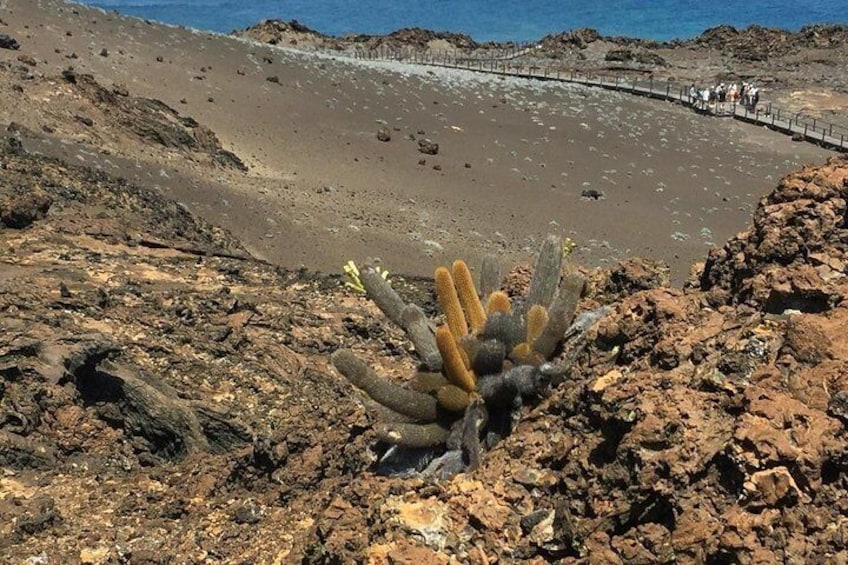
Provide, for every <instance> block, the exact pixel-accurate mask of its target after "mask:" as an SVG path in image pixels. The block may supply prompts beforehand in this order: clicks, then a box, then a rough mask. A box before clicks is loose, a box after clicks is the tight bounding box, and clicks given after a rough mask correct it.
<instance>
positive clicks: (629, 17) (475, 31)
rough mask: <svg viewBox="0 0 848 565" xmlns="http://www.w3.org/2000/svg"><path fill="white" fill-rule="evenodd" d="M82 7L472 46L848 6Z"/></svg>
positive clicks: (755, 20)
mask: <svg viewBox="0 0 848 565" xmlns="http://www.w3.org/2000/svg"><path fill="white" fill-rule="evenodd" d="M83 3H84V4H89V5H92V6H98V7H100V8H105V9H109V10H117V11H118V12H121V13H124V14H129V15H134V16H140V17H143V18H147V19H151V20H157V21H162V22H167V23H171V24H182V25H185V26H189V27H195V28H198V29H204V30H211V31H218V32H225V33H226V32H230V31H232V30H234V29H238V28H244V27H247V26H249V25H251V24H254V23H257V22H259V21H260V20H263V19H268V18H280V19H285V20H292V19H295V20H298V21H299V22H301V23H303V24H305V25H307V26H309V27H311V28H313V29H316V30H318V31H321V32H324V33H329V34H334V35H338V34H345V33H371V34H382V33H388V32H391V31H394V30H396V29H399V28H402V27H412V26H418V27H424V28H429V29H434V30H439V31H442V30H447V31H456V32H464V33H468V34H470V35H471V36H472V37H473V38H474V39H476V40H478V41H486V40H495V41H510V40H511V41H531V40H535V39H539V38H541V37H542V36H544V35H546V34H548V33H556V32H560V31H565V30H569V29H573V28H577V27H593V28H596V29H598V30H599V31H600V32H601V33H602V34H604V35H627V36H633V37H643V38H650V39H658V40H667V39H673V38H687V37H693V36H695V35H698V34H700V33H701V32H702V31H704V30H705V29H706V28H708V27H712V26H715V25H719V24H730V25H734V26H737V27H744V26H747V25H749V24H760V25H763V26H767V27H781V28H785V29H790V30H793V31H795V30H797V29H798V28H800V27H801V26H803V25H805V24H808V23H844V22H846V21H848V0H717V1H716V0H618V1H612V0H524V1H522V2H517V1H514V0H512V1H509V0H354V1H351V0H88V1H86V0H83Z"/></svg>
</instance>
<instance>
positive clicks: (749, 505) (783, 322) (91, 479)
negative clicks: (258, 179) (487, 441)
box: [0, 142, 848, 564]
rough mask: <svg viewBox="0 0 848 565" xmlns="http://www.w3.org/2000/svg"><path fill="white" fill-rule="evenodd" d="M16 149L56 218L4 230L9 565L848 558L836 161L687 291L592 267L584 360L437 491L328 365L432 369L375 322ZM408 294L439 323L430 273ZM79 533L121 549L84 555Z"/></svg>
mask: <svg viewBox="0 0 848 565" xmlns="http://www.w3.org/2000/svg"><path fill="white" fill-rule="evenodd" d="M6 145H7V147H6V148H5V149H4V150H3V151H2V153H0V161H2V163H3V168H2V169H0V172H2V183H0V201H2V202H6V201H7V200H12V199H16V198H19V197H20V195H23V194H43V195H44V197H45V198H47V199H49V201H50V202H51V204H50V205H49V208H48V209H47V210H46V213H45V214H43V215H42V214H36V215H34V216H33V217H32V218H31V221H30V222H29V223H28V225H27V226H26V228H25V229H16V228H14V227H8V226H6V225H5V223H4V224H3V225H2V226H0V243H2V245H0V265H3V269H0V314H2V315H0V398H2V403H0V463H2V464H3V466H4V467H6V468H7V469H10V470H11V472H9V473H7V474H6V476H5V477H3V478H2V486H3V488H4V489H5V491H4V492H7V493H9V494H8V495H7V496H6V498H4V500H2V501H0V519H2V523H4V524H13V525H14V526H13V527H11V528H7V529H5V530H3V531H0V547H2V548H3V551H4V554H5V555H8V556H9V557H10V558H12V559H14V560H16V561H24V560H25V559H26V556H28V555H32V554H33V552H35V554H38V553H39V552H41V551H46V552H48V554H49V552H52V551H59V552H60V553H61V554H62V555H83V556H85V559H89V557H90V555H91V554H92V553H93V552H95V550H96V551H97V552H101V553H102V555H112V556H115V559H118V556H119V555H125V554H126V553H125V552H124V553H121V552H123V551H124V550H123V549H119V548H118V549H116V548H117V547H118V545H117V544H119V543H120V541H119V540H121V539H134V538H133V536H135V535H137V533H138V532H139V531H144V532H150V531H156V528H167V531H168V535H167V536H164V535H163V536H152V537H151V536H148V537H146V538H145V543H146V544H147V545H145V548H146V549H144V548H138V547H137V548H135V549H133V559H136V558H137V557H139V556H146V555H156V554H157V553H158V554H167V555H177V556H182V555H188V554H189V552H191V551H193V550H194V549H193V548H195V545H193V544H194V543H195V542H196V540H198V539H202V540H205V541H204V543H205V544H206V545H205V546H204V547H205V548H206V549H204V551H210V552H212V551H214V552H215V554H216V555H218V556H221V558H222V559H228V558H230V557H231V556H240V557H250V558H252V559H255V560H261V559H262V557H261V556H267V555H284V556H285V559H284V560H292V561H294V560H296V561H298V562H337V563H346V562H355V561H356V560H357V559H363V558H364V559H370V560H372V561H374V562H414V563H430V562H432V563H450V562H452V561H459V562H474V563H487V562H489V563H491V562H494V561H500V562H515V561H534V562H539V563H543V562H559V563H566V564H568V563H582V562H586V561H587V560H588V561H591V562H602V563H636V562H639V563H658V562H674V561H679V562H702V563H709V562H733V563H780V562H789V561H792V560H797V562H804V563H826V562H835V563H839V562H841V561H844V560H846V559H848V542H846V540H848V531H846V524H845V520H844V516H846V515H848V482H847V481H848V448H846V446H848V377H846V375H848V337H846V336H848V307H846V304H848V303H846V301H845V300H844V296H845V292H846V291H848V289H846V288H845V285H844V280H845V269H846V267H845V264H844V261H845V260H846V258H845V251H846V246H848V234H846V233H845V230H846V218H848V204H846V202H848V182H846V178H848V159H846V158H844V157H840V158H834V159H832V160H831V161H830V162H829V163H828V164H827V165H825V166H822V167H809V168H806V169H804V170H802V171H800V172H798V173H795V174H792V175H789V176H788V177H786V178H785V179H783V180H782V181H781V183H780V185H779V186H778V187H777V189H776V190H775V191H774V192H773V193H772V194H770V195H768V196H767V197H765V198H764V199H763V201H762V202H761V204H760V206H759V208H758V210H757V212H756V214H755V216H754V219H753V225H752V227H751V228H750V229H749V230H747V231H746V232H744V233H742V234H740V235H739V236H737V237H735V238H733V239H732V240H730V241H729V242H728V243H727V244H726V245H725V246H724V247H723V248H722V249H719V250H715V251H713V252H712V253H711V254H710V257H709V258H708V260H707V263H706V265H705V266H704V268H703V270H702V271H701V273H700V276H699V278H698V279H697V281H698V284H696V285H694V286H691V287H690V288H687V289H685V290H684V289H677V288H671V287H669V286H668V272H667V269H666V268H665V267H664V266H663V265H662V264H660V263H656V262H652V261H645V260H639V259H631V260H628V261H626V262H623V263H621V264H618V265H614V266H612V267H610V268H609V269H607V270H604V271H601V272H596V273H591V274H590V276H589V279H590V288H589V290H588V291H587V293H586V295H585V296H584V297H583V299H582V300H581V301H580V303H579V305H578V313H577V317H576V319H575V320H576V323H581V322H580V321H581V320H586V319H588V318H586V316H585V314H586V313H587V312H602V313H603V314H602V315H601V317H600V319H597V318H596V319H594V320H593V319H588V321H587V322H586V326H585V329H586V330H587V331H586V332H585V333H583V334H580V335H581V336H582V339H584V340H585V341H583V343H582V344H581V347H580V348H578V349H576V350H575V349H569V350H567V351H555V352H554V355H553V362H554V363H555V364H557V363H559V364H560V365H558V366H565V364H564V361H565V360H566V359H565V358H567V361H568V363H569V365H568V366H569V367H570V370H568V371H566V372H565V374H562V375H559V378H560V379H561V382H559V381H558V385H557V386H555V387H553V388H552V390H551V391H550V392H549V393H548V394H546V395H542V397H541V398H534V399H532V400H530V399H528V402H527V403H526V404H524V406H523V408H521V409H520V410H518V414H517V415H518V417H517V418H516V419H515V421H513V422H511V427H510V429H511V433H510V434H509V435H508V436H507V437H504V438H503V439H502V440H500V441H499V442H497V443H495V444H494V445H493V448H492V449H490V450H488V451H487V452H486V453H485V454H484V455H483V456H482V457H481V459H480V461H479V465H478V466H477V468H476V470H474V471H473V472H468V473H464V474H461V475H457V476H454V477H452V478H450V479H447V480H442V481H437V482H436V481H431V480H424V479H422V478H421V477H416V476H413V477H409V478H397V477H394V478H388V477H382V476H379V475H376V474H375V473H374V471H375V469H376V468H377V465H376V463H377V461H376V457H377V455H376V454H377V453H379V451H380V449H382V447H379V448H378V444H377V443H376V441H377V440H376V437H375V433H374V431H373V430H372V428H373V424H374V422H373V421H372V416H371V415H370V414H369V413H368V412H367V411H366V410H365V408H364V407H363V406H362V405H361V404H360V403H359V400H358V399H359V397H358V396H357V393H356V392H355V391H354V390H353V389H352V388H351V387H350V386H348V385H347V384H346V383H345V381H344V380H343V379H342V377H341V376H340V375H338V374H336V373H334V372H333V370H332V369H331V368H330V367H329V364H328V358H329V354H330V353H331V352H333V351H336V350H339V349H351V350H355V351H356V352H357V355H358V356H361V357H362V358H363V359H367V362H368V364H369V366H371V367H372V368H373V370H374V372H375V373H378V374H379V375H380V376H381V377H382V378H387V379H388V378H393V376H394V375H397V374H399V373H400V372H401V371H414V370H415V368H416V367H415V365H414V364H413V363H412V362H410V361H409V359H412V358H413V357H414V355H413V351H412V349H413V348H412V346H411V344H410V342H409V341H407V340H406V338H405V337H404V335H403V334H402V333H401V332H400V331H398V330H396V329H394V327H393V326H392V324H389V323H388V322H387V319H386V318H385V316H383V315H382V314H381V313H380V311H379V310H378V309H377V308H376V307H373V306H371V305H369V304H370V303H368V302H367V301H366V300H365V299H363V298H361V297H359V296H358V295H354V294H352V293H351V292H349V291H347V290H345V287H344V285H342V284H341V283H340V281H339V280H338V279H337V278H336V277H334V276H332V275H314V274H313V275H310V274H309V273H305V272H295V273H293V272H286V271H284V270H282V269H275V268H274V267H272V266H270V265H267V264H265V263H263V262H261V261H256V260H254V259H252V258H251V257H250V256H249V255H248V254H247V253H246V252H245V251H244V250H243V248H241V246H240V245H239V244H238V242H237V241H236V240H235V239H234V238H232V236H230V235H229V234H227V233H225V232H222V231H221V230H216V229H214V228H212V227H211V226H209V225H208V224H206V223H204V222H202V221H200V220H198V219H197V218H195V217H194V216H192V215H191V214H190V213H189V212H188V211H187V210H185V208H183V207H181V206H179V205H177V204H176V203H174V202H171V201H168V200H167V199H165V198H163V197H162V196H161V195H159V194H158V193H155V192H153V191H147V190H143V189H140V188H138V187H135V186H133V185H130V184H128V183H126V182H125V181H121V180H117V179H113V178H110V177H108V176H107V175H105V174H103V173H99V172H95V171H92V170H88V169H84V168H79V167H75V166H71V165H67V164H64V163H61V162H59V161H55V160H51V159H47V158H44V157H37V156H33V155H28V154H26V153H25V152H24V151H23V150H22V149H21V147H20V146H19V145H18V144H16V143H14V142H13V143H7V144H6ZM4 206H5V204H4ZM5 209H6V208H4V210H5ZM564 268H565V269H566V271H571V270H573V269H576V267H574V266H571V265H566V266H565V267H564ZM530 279H531V273H530V269H529V268H522V269H516V270H513V272H512V273H511V274H510V275H509V276H508V278H507V280H506V281H505V282H504V285H503V287H504V288H505V289H506V290H508V291H510V292H513V291H514V290H516V289H519V288H522V289H524V290H526V288H527V287H528V285H529V286H530V287H531V288H532V286H533V285H532V284H530V283H529V281H530ZM391 288H392V289H394V290H395V291H397V293H398V294H399V295H403V296H404V297H405V298H404V299H406V297H408V296H410V295H412V294H414V295H415V296H416V297H417V299H418V301H419V302H423V304H422V307H423V311H424V312H428V315H427V317H428V318H431V319H432V316H431V315H430V314H429V313H432V312H433V310H434V304H433V300H434V299H433V293H432V290H433V289H432V283H426V284H425V283H422V282H420V281H412V280H405V279H404V278H403V277H400V276H397V275H394V274H393V275H392V276H391ZM425 325H426V324H425ZM425 329H426V328H425ZM575 351H577V352H578V353H577V354H575ZM83 523H84V524H92V525H93V526H92V527H94V526H96V527H98V528H101V529H99V530H98V532H99V533H98V535H99V536H101V537H100V538H98V539H105V540H107V541H105V542H104V544H101V546H98V547H95V548H94V549H92V548H90V547H87V546H85V545H84V544H85V543H86V541H87V538H85V539H83V540H82V541H81V538H80V535H79V529H80V528H81V527H82V526H80V525H79V524H83ZM107 526H108V527H107ZM86 527H88V526H86ZM275 532H288V533H289V534H288V535H287V536H286V537H280V536H275V535H273V534H274V533H275ZM186 540H189V541H186ZM22 542H24V543H22ZM187 543H189V544H192V545H190V548H192V549H188V550H187V549H186V546H185V544H187ZM151 548H152V549H151ZM144 551H152V552H153V553H144ZM363 556H364V557H363ZM139 558H140V557H139Z"/></svg>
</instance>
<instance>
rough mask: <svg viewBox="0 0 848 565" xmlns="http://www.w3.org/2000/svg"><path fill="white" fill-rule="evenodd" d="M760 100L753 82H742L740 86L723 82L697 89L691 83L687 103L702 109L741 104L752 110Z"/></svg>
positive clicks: (722, 107) (758, 90)
mask: <svg viewBox="0 0 848 565" xmlns="http://www.w3.org/2000/svg"><path fill="white" fill-rule="evenodd" d="M759 102H760V89H759V88H758V87H756V86H755V85H754V84H753V83H747V82H743V83H742V85H741V86H739V85H737V84H736V83H734V84H731V85H730V86H726V85H725V84H724V83H721V84H718V85H716V86H711V87H710V86H708V87H707V88H704V89H698V88H696V87H695V85H694V84H693V85H692V86H690V87H689V103H690V104H692V105H693V106H697V107H699V108H700V109H702V110H706V109H708V108H709V107H714V108H715V109H716V110H719V109H724V108H725V107H726V104H730V105H731V107H733V106H735V105H736V104H743V105H745V106H746V107H747V108H748V109H749V110H751V111H754V110H756V108H757V104H759Z"/></svg>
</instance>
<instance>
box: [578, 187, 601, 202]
mask: <svg viewBox="0 0 848 565" xmlns="http://www.w3.org/2000/svg"><path fill="white" fill-rule="evenodd" d="M580 197H581V198H583V199H584V200H603V199H605V198H606V195H605V194H604V192H603V191H602V190H598V189H597V188H584V189H583V190H582V191H581V192H580Z"/></svg>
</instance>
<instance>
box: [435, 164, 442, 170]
mask: <svg viewBox="0 0 848 565" xmlns="http://www.w3.org/2000/svg"><path fill="white" fill-rule="evenodd" d="M433 170H434V171H441V170H442V166H441V165H438V164H437V165H433Z"/></svg>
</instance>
